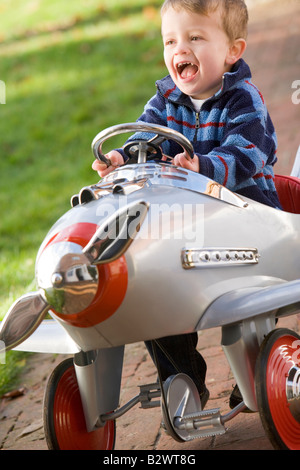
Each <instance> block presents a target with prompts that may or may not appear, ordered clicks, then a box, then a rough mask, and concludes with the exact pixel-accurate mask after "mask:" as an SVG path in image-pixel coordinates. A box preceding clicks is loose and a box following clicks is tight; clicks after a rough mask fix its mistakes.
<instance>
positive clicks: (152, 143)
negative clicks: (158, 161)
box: [92, 121, 194, 166]
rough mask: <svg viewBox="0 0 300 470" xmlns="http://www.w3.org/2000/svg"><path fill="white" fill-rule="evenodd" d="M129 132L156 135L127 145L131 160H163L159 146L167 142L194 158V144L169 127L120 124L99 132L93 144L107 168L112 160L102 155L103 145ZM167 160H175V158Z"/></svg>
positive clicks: (140, 123)
mask: <svg viewBox="0 0 300 470" xmlns="http://www.w3.org/2000/svg"><path fill="white" fill-rule="evenodd" d="M127 132H149V133H153V134H155V135H154V137H153V138H152V139H149V140H142V139H140V140H134V141H131V142H129V143H128V144H126V145H125V147H124V151H125V153H126V154H127V156H128V157H129V158H130V159H131V158H133V159H135V160H136V161H137V163H146V161H147V160H151V159H153V158H162V153H161V149H160V147H159V146H160V145H161V144H162V143H163V142H165V141H166V140H173V141H174V142H176V143H177V144H179V145H180V146H181V147H182V149H183V150H185V151H186V152H187V154H188V156H189V157H190V158H191V159H192V158H193V156H194V149H193V146H192V144H191V143H190V141H189V140H188V139H187V138H186V137H184V136H183V135H182V134H181V133H180V132H177V131H174V130H173V129H170V128H169V127H164V126H159V125H157V124H150V123H145V122H139V121H138V122H134V123H128V124H118V125H116V126H112V127H108V128H107V129H105V130H103V131H101V132H99V134H97V135H96V137H95V138H94V140H93V142H92V150H93V153H94V156H95V157H96V159H97V160H99V161H101V162H104V163H105V164H106V165H107V166H110V165H111V162H110V160H109V159H108V158H107V157H105V155H103V153H102V145H103V144H104V142H106V140H108V139H110V138H111V137H114V136H116V135H119V134H125V133H127ZM167 158H168V159H169V158H170V159H173V157H167Z"/></svg>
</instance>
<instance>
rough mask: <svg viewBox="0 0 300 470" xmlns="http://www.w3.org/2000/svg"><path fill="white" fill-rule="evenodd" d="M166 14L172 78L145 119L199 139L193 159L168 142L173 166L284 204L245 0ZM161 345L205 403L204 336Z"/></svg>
mask: <svg viewBox="0 0 300 470" xmlns="http://www.w3.org/2000/svg"><path fill="white" fill-rule="evenodd" d="M161 14H162V38H163V42H164V59H165V64H166V66H167V69H168V71H169V75H168V76H167V77H165V78H163V79H162V80H159V81H158V82H157V83H156V86H157V93H156V95H155V96H154V97H153V98H151V99H150V101H149V102H148V103H147V104H146V106H145V109H144V113H143V114H142V116H141V117H140V118H139V119H138V121H145V122H150V123H156V124H161V125H164V126H168V127H170V128H172V129H175V130H177V131H179V132H181V133H182V134H183V135H185V137H187V138H188V139H189V140H190V141H191V142H192V144H193V147H194V152H195V154H194V158H193V159H192V160H191V159H190V158H188V156H187V155H186V154H185V153H182V149H180V147H178V146H177V145H176V144H174V143H173V142H165V143H164V144H163V145H162V149H163V153H164V154H165V155H170V156H173V157H174V161H173V164H175V165H177V166H182V167H184V168H187V169H189V170H193V171H196V172H200V173H201V174H203V175H205V176H208V177H209V178H211V179H213V180H215V181H217V182H218V183H220V184H222V185H223V186H226V187H227V188H228V189H230V190H232V191H234V192H237V193H239V194H241V195H242V196H246V197H249V198H251V199H254V200H256V201H258V202H261V203H264V204H267V205H269V206H271V207H274V208H280V203H279V200H278V197H277V193H276V190H275V185H274V174H273V165H274V164H275V162H276V145H277V143H276V135H275V131H274V127H273V124H272V122H271V119H270V116H269V114H268V111H267V108H266V106H265V103H264V99H263V97H262V95H261V93H260V92H259V90H258V89H257V88H256V87H255V85H253V83H252V81H251V72H250V69H249V67H248V65H247V64H246V63H245V62H244V60H243V59H242V56H243V53H244V51H245V49H246V38H247V23H248V12H247V7H246V5H245V3H244V0H165V2H164V4H163V6H162V10H161ZM136 137H137V135H135V136H134V138H136ZM106 157H107V158H109V159H110V161H111V163H112V165H111V166H109V167H106V165H105V164H103V163H100V162H99V161H98V160H96V161H95V162H94V163H93V169H94V170H96V171H98V173H99V175H100V176H105V175H106V174H108V173H109V172H110V171H112V170H113V169H114V168H115V167H116V166H119V165H122V164H123V163H124V153H123V151H122V149H119V150H118V151H116V150H113V151H111V152H109V153H108V154H107V155H106ZM159 343H160V345H162V347H163V348H164V350H165V353H166V354H164V353H162V352H161V351H158V356H159V357H158V361H159V363H160V366H161V372H162V376H163V378H164V379H166V378H167V377H168V376H169V375H172V374H173V373H175V372H176V367H175V368H174V367H173V366H172V364H171V362H173V360H174V362H175V363H176V364H177V366H178V369H179V370H180V371H181V372H185V373H187V374H189V375H190V376H191V377H192V378H193V379H194V381H195V383H196V385H197V387H198V390H199V394H200V398H201V400H202V405H203V406H204V404H205V402H206V400H207V398H208V392H207V389H206V387H205V374H206V364H205V361H204V359H203V358H202V356H201V355H200V354H199V353H198V352H197V351H196V344H197V335H196V333H195V334H192V335H182V336H179V337H172V338H163V339H161V340H160V341H159ZM148 347H149V345H148ZM149 348H150V347H149ZM168 356H169V358H170V359H171V361H169V360H168V358H167V357H168ZM239 400H241V397H237V401H236V403H238V401H239ZM236 403H232V404H236Z"/></svg>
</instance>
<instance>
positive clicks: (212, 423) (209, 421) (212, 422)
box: [174, 408, 226, 440]
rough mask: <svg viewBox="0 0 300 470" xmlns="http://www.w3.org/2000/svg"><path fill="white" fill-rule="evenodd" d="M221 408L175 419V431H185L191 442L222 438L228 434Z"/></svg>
mask: <svg viewBox="0 0 300 470" xmlns="http://www.w3.org/2000/svg"><path fill="white" fill-rule="evenodd" d="M221 419H222V417H221V413H220V409H219V408H213V409H211V410H204V411H199V412H196V413H190V414H188V415H184V416H181V417H176V418H175V419H174V427H175V429H179V430H185V431H186V432H187V433H188V434H189V440H192V439H197V438H201V437H210V436H220V435H222V434H224V433H225V432H226V429H225V427H224V425H223V423H222V421H221Z"/></svg>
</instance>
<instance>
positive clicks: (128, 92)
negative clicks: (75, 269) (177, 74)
mask: <svg viewBox="0 0 300 470" xmlns="http://www.w3.org/2000/svg"><path fill="white" fill-rule="evenodd" d="M160 5H161V1H160V0H148V1H147V0H85V1H84V2H82V0H72V1H68V2H62V1H61V0H14V2H11V1H10V0H2V1H1V4H0V63H1V65H0V80H1V81H3V82H4V83H5V90H6V104H1V105H0V116H1V117H0V138H1V147H0V148H1V158H0V208H1V209H0V210H1V219H0V272H1V276H0V319H1V318H3V316H4V315H5V313H6V312H7V310H8V309H9V307H10V306H11V304H12V303H13V301H14V300H15V299H16V298H18V297H19V296H21V295H22V294H24V293H25V292H28V291H31V290H35V289H36V285H35V280H34V267H35V257H36V254H37V251H38V248H39V245H40V243H41V242H42V241H43V238H44V236H45V235H46V233H47V232H48V230H49V229H50V227H51V226H52V224H53V223H54V222H55V221H56V220H57V218H58V217H60V216H61V215H62V214H63V213H64V212H65V211H66V210H68V209H69V208H70V202H69V201H70V197H71V196H72V195H73V194H75V193H77V192H78V191H79V190H80V189H81V187H82V186H85V185H88V184H94V183H95V182H97V181H98V175H97V174H96V173H95V172H93V170H92V169H91V164H92V161H93V156H92V152H91V142H92V140H93V138H94V136H95V135H96V134H97V133H98V132H100V131H101V130H102V129H105V128H106V127H108V126H111V125H114V124H118V123H123V122H131V121H135V120H136V119H137V118H138V116H139V115H140V114H141V113H142V111H143V106H144V104H145V102H146V101H147V100H148V99H149V98H150V97H151V96H152V95H153V94H154V93H155V80H156V79H158V78H160V77H162V76H163V75H164V74H165V73H166V69H165V66H164V63H163V59H162V42H161V37H160V14H159V8H160ZM123 139H124V136H123ZM120 144H121V141H117V140H113V141H112V142H111V148H114V147H116V146H117V145H120ZM105 150H106V149H105ZM107 150H109V149H107ZM12 354H13V355H15V356H14V357H15V358H16V361H18V360H19V355H18V354H17V353H14V352H13V353H12ZM8 362H9V363H10V358H9V361H8ZM8 362H7V365H8ZM4 369H5V378H4V379H3V374H2V381H4V384H7V383H10V381H11V379H10V378H9V377H10V376H9V375H7V374H9V367H5V368H3V366H2V365H0V372H1V370H2V372H3V371H4ZM14 369H15V367H14V366H12V367H11V370H12V373H14ZM5 387H6V385H5V386H4V389H5ZM4 389H3V387H2V389H1V377H0V395H1V390H2V391H3V390H4Z"/></svg>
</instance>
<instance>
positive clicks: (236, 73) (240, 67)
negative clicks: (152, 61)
mask: <svg viewBox="0 0 300 470" xmlns="http://www.w3.org/2000/svg"><path fill="white" fill-rule="evenodd" d="M246 78H247V79H251V72H250V68H249V66H248V65H247V64H246V62H245V61H244V60H243V59H240V60H239V61H238V62H237V63H236V64H235V65H234V66H233V69H232V70H231V71H230V72H226V73H225V74H224V76H223V82H222V87H221V88H220V89H219V90H218V91H217V92H216V93H215V94H214V96H212V97H211V98H210V99H214V98H215V99H216V98H220V96H221V95H223V94H224V93H226V92H227V91H228V90H230V89H231V88H232V87H234V86H235V84H236V83H237V82H238V81H240V80H245V79H246ZM156 87H157V89H158V91H159V92H160V93H161V95H162V96H164V97H165V98H166V99H168V100H170V101H172V102H173V103H176V104H180V105H185V106H188V107H192V103H191V100H190V98H189V96H187V95H185V94H184V93H182V92H181V91H180V90H179V88H178V87H177V86H176V85H175V83H174V82H173V80H172V78H171V76H170V75H167V76H166V77H164V78H162V79H161V80H158V81H157V82H156Z"/></svg>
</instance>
